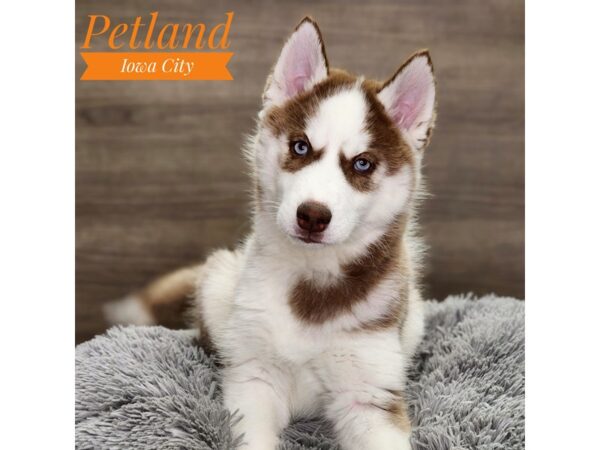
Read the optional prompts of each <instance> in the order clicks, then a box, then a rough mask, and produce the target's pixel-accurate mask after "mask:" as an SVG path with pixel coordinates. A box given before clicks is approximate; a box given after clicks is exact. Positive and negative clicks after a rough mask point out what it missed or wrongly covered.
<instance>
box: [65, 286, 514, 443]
mask: <svg viewBox="0 0 600 450" xmlns="http://www.w3.org/2000/svg"><path fill="white" fill-rule="evenodd" d="M524 352H525V349H524V305H523V302H520V301H517V300H514V299H509V298H498V297H491V296H489V297H484V298H481V299H479V300H474V299H471V298H464V297H463V298H458V297H450V298H448V299H447V300H445V301H444V302H442V303H432V302H431V303H430V302H428V304H427V332H426V337H425V340H424V342H423V343H422V345H421V347H420V348H419V351H418V352H417V355H416V357H415V364H414V366H413V369H412V370H411V372H410V376H409V383H408V387H407V396H408V403H409V405H410V410H411V417H412V418H413V424H414V428H413V435H412V443H413V447H414V448H415V449H435V450H445V449H484V450H491V449H523V448H525V444H524V439H525V430H524V418H525V417H524V415H525V412H524V394H525V376H524V364H525V361H524V360H525V353H524ZM76 371H77V372H76V403H75V420H76V446H77V448H78V449H105V448H118V449H121V448H123V449H139V448H144V449H151V448H152V449H154V448H161V449H219V450H221V449H223V450H225V449H226V450H229V449H232V448H234V447H235V446H236V445H237V443H239V437H237V438H236V437H235V436H232V435H231V432H230V421H231V420H235V419H236V418H235V417H233V418H232V417H230V416H229V414H228V413H227V411H226V410H225V409H224V408H223V406H222V405H221V392H220V387H219V382H220V378H219V368H218V365H217V364H216V362H215V359H214V358H213V357H208V356H207V355H206V354H205V353H204V351H203V350H202V349H201V348H199V347H198V346H197V344H196V340H195V333H194V332H193V331H186V330H180V331H172V330H167V329H165V328H162V327H125V328H113V329H111V330H109V331H108V332H107V333H106V334H104V335H102V336H98V337H96V338H94V339H92V340H91V341H88V342H85V343H83V344H81V345H79V346H78V347H77V350H76ZM257 407H259V405H257ZM242 448H243V447H242ZM338 448H339V447H338V446H337V445H336V443H335V441H334V439H333V437H332V433H331V428H330V426H329V424H327V423H326V422H324V421H297V422H295V423H293V424H292V425H291V426H290V427H289V428H288V429H287V430H286V431H285V433H284V436H283V444H282V446H281V449H282V450H283V449H285V450H292V449H293V450H301V449H302V450H308V449H320V450H326V449H327V450H329V449H338Z"/></svg>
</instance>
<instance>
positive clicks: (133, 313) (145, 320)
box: [102, 296, 155, 325]
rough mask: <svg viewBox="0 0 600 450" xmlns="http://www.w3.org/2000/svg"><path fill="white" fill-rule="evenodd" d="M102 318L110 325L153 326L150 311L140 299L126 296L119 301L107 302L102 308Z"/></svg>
mask: <svg viewBox="0 0 600 450" xmlns="http://www.w3.org/2000/svg"><path fill="white" fill-rule="evenodd" d="M102 310H103V313H104V317H105V318H106V320H107V321H108V322H109V323H112V324H128V323H130V324H133V325H154V324H155V321H154V318H153V317H152V314H150V311H148V309H147V308H146V307H145V306H144V304H143V302H142V300H141V299H139V298H138V297H136V296H128V297H125V298H123V299H121V300H115V301H113V302H108V303H106V304H104V305H103V307H102Z"/></svg>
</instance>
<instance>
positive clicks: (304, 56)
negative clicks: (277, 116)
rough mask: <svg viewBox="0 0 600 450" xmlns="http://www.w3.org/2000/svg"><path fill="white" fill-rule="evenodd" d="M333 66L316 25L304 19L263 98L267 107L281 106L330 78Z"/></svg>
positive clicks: (274, 72) (287, 45)
mask: <svg viewBox="0 0 600 450" xmlns="http://www.w3.org/2000/svg"><path fill="white" fill-rule="evenodd" d="M328 74H329V66H328V64H327V56H326V55H325V46H324V45H323V38H322V37H321V32H320V31H319V27H318V26H317V24H316V22H315V21H313V20H312V19H311V18H309V17H306V18H304V19H303V20H302V21H301V22H300V23H299V24H298V26H297V27H296V29H295V30H294V32H293V33H292V35H291V36H290V38H289V39H288V40H287V42H286V43H285V45H284V46H283V50H282V51H281V54H280V55H279V59H278V60H277V63H276V64H275V67H274V68H273V72H272V73H271V75H270V76H269V79H268V80H267V85H266V87H265V91H264V94H263V102H264V105H265V106H270V105H280V104H282V103H283V102H285V101H286V100H287V99H289V98H291V97H294V96H295V95H298V94H300V93H301V92H304V91H306V90H308V89H310V88H311V87H312V86H314V85H315V84H317V83H318V82H320V81H322V80H324V79H325V78H327V75H328Z"/></svg>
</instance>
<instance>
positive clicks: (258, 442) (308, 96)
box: [106, 18, 435, 450]
mask: <svg viewBox="0 0 600 450" xmlns="http://www.w3.org/2000/svg"><path fill="white" fill-rule="evenodd" d="M434 119H435V83H434V78H433V71H432V64H431V60H430V57H429V54H428V52H427V51H420V52H418V53H415V54H414V55H413V56H411V57H410V58H409V59H408V60H407V61H406V62H405V63H404V64H402V66H401V67H400V68H399V69H398V71H397V72H396V73H395V74H394V75H392V77H391V78H390V79H389V80H388V81H386V82H384V83H379V82H376V81H371V80H367V79H365V78H363V77H356V76H353V75H350V74H349V73H346V72H344V71H341V70H337V69H333V68H330V67H329V63H328V61H327V57H326V55H325V48H324V45H323V39H322V37H321V33H320V31H319V28H318V27H317V24H316V23H315V22H314V21H313V20H311V19H310V18H306V19H304V20H303V21H302V22H301V23H300V24H299V25H298V27H297V28H296V30H295V31H294V32H293V34H292V35H291V37H290V38H289V39H288V40H287V42H286V43H285V45H284V47H283V50H282V52H281V55H280V56H279V59H278V60H277V62H276V64H275V66H274V68H273V71H272V73H271V75H270V76H269V79H268V80H267V84H266V87H265V91H264V95H263V106H262V110H261V111H260V113H259V115H258V124H257V130H256V133H255V135H254V137H253V138H252V139H251V141H250V142H249V144H248V146H247V150H246V156H247V159H248V161H249V164H250V167H251V169H252V170H251V172H252V175H253V182H254V199H253V200H254V202H253V205H254V208H253V215H252V219H253V231H252V233H251V234H250V236H248V238H247V239H246V241H245V243H244V244H243V245H241V247H240V248H238V249H236V250H234V251H228V250H219V251H216V252H215V253H213V254H212V255H211V256H210V257H209V258H208V259H207V261H206V262H205V263H204V264H202V265H200V266H198V267H192V268H186V269H182V270H179V271H177V272H175V273H173V274H169V275H167V276H165V277H163V278H161V279H159V280H157V281H156V282H154V283H153V284H151V285H150V286H149V287H147V288H146V289H144V290H143V291H141V292H139V293H137V294H134V295H132V296H131V297H129V298H127V299H126V300H123V301H120V302H118V303H114V304H109V305H108V307H107V309H106V312H107V316H108V317H109V319H111V320H112V321H114V322H123V321H128V322H134V323H145V324H152V323H157V322H158V318H157V316H156V314H155V311H156V309H157V308H158V307H161V306H164V305H165V304H166V303H170V302H176V301H178V300H179V299H183V298H185V296H186V295H187V294H191V293H192V292H193V293H194V295H193V310H194V312H195V319H196V322H197V323H198V326H199V330H200V336H201V337H202V339H203V340H204V343H205V345H206V346H207V347H208V346H210V347H212V348H213V349H214V351H216V353H217V354H218V355H219V357H220V359H221V360H222V362H223V393H224V401H225V404H226V406H227V408H228V409H229V410H230V411H231V412H234V411H237V412H238V413H239V414H240V415H241V416H242V419H241V420H240V421H239V422H237V424H236V425H235V429H234V432H235V433H236V434H243V435H244V438H243V441H244V442H245V443H246V446H245V447H244V448H247V449H249V450H250V449H252V450H271V449H275V448H276V446H277V443H278V439H279V438H278V436H279V434H280V432H281V431H282V430H283V429H284V427H286V425H288V423H289V422H290V419H291V418H292V417H297V416H309V415H315V414H320V415H324V416H326V417H327V418H328V419H329V420H330V421H331V422H332V423H333V425H334V429H335V432H336V433H337V438H338V440H339V443H340V446H341V448H342V449H344V450H388V449H389V450H392V449H394V450H399V449H409V448H410V432H411V425H410V419H409V416H408V411H407V406H406V403H405V401H404V399H403V390H404V388H405V382H406V376H405V372H406V369H407V366H408V365H409V364H410V359H411V355H412V354H413V352H414V351H415V348H416V347H417V345H418V343H419V341H420V339H421V337H422V334H423V313H422V305H421V303H422V301H421V297H420V293H419V286H418V285H419V280H418V275H419V273H418V272H419V256H420V252H421V251H420V247H419V243H418V240H417V239H416V237H415V236H414V233H413V228H414V225H413V219H414V209H415V205H416V202H417V200H418V196H419V188H420V178H421V175H420V173H421V159H422V156H423V151H424V148H425V146H426V145H427V143H428V141H429V138H430V135H431V131H432V128H433V124H434Z"/></svg>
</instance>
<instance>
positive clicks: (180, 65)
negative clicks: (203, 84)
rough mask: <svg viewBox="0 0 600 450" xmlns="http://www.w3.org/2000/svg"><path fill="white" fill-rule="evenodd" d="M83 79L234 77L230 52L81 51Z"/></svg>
mask: <svg viewBox="0 0 600 450" xmlns="http://www.w3.org/2000/svg"><path fill="white" fill-rule="evenodd" d="M81 56H82V58H83V59H84V61H85V62H86V64H87V68H86V70H85V72H83V75H81V79H82V80H233V77H232V76H231V73H230V72H229V70H228V69H227V63H228V62H229V60H230V59H231V57H232V56H233V53H226V52H215V53H202V52H196V53H194V52H189V53H187V52H184V53H158V52H157V53H155V52H82V53H81Z"/></svg>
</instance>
